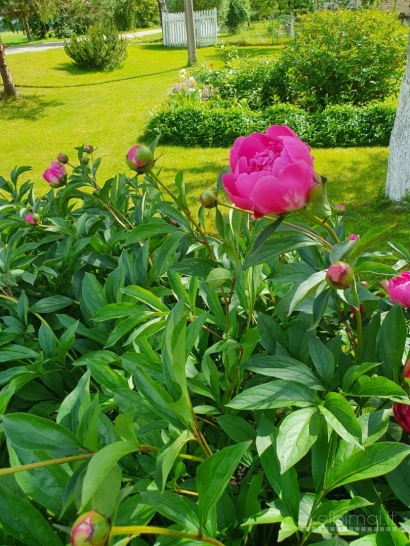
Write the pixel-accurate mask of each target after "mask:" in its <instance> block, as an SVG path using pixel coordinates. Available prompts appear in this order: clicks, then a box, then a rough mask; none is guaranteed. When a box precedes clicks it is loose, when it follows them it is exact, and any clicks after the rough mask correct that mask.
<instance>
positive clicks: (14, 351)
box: [0, 345, 38, 362]
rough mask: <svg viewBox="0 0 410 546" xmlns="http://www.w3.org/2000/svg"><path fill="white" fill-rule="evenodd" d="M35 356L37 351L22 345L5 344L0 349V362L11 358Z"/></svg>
mask: <svg viewBox="0 0 410 546" xmlns="http://www.w3.org/2000/svg"><path fill="white" fill-rule="evenodd" d="M37 357H38V353H36V352H35V351H32V350H31V349H27V348H26V347H23V346H22V345H6V346H4V347H2V348H1V350H0V362H11V361H13V360H25V359H27V358H37Z"/></svg>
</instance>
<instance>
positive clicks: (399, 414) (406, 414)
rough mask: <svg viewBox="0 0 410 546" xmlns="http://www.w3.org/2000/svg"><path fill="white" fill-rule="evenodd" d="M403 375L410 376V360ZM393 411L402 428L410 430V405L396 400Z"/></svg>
mask: <svg viewBox="0 0 410 546" xmlns="http://www.w3.org/2000/svg"><path fill="white" fill-rule="evenodd" d="M403 375H404V377H410V360H408V361H407V362H406V364H405V366H404V370H403ZM393 412H394V416H395V417H396V421H397V422H398V424H399V425H400V426H401V428H402V429H403V430H405V431H406V432H410V406H407V404H399V403H398V402H396V403H395V404H393Z"/></svg>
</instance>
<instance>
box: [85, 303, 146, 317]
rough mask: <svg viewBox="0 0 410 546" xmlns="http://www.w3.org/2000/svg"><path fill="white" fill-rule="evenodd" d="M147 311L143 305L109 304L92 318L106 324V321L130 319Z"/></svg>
mask: <svg viewBox="0 0 410 546" xmlns="http://www.w3.org/2000/svg"><path fill="white" fill-rule="evenodd" d="M141 311H146V308H145V307H143V306H142V305H135V303H129V302H126V301H123V302H120V303H109V304H108V305H104V307H101V309H100V310H99V311H97V313H96V314H95V315H94V316H93V317H92V319H93V321H95V322H104V321H105V320H112V319H117V318H123V317H130V316H132V315H133V314H134V313H140V312H141Z"/></svg>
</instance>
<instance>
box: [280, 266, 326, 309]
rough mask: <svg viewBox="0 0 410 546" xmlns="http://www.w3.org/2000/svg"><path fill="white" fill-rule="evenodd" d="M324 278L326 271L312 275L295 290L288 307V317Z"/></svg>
mask: <svg viewBox="0 0 410 546" xmlns="http://www.w3.org/2000/svg"><path fill="white" fill-rule="evenodd" d="M325 278H326V271H318V272H317V273H313V275H311V276H310V277H309V278H308V279H306V280H305V281H303V282H302V283H301V284H300V285H299V286H298V288H297V290H296V292H295V294H294V296H293V298H292V301H291V303H290V307H289V315H291V314H292V313H293V311H294V310H295V309H296V307H297V306H298V305H299V304H300V303H302V301H303V300H305V299H306V298H307V297H308V296H310V294H312V293H313V292H314V291H315V290H316V289H317V288H318V286H319V284H321V283H322V282H323V281H324V280H325Z"/></svg>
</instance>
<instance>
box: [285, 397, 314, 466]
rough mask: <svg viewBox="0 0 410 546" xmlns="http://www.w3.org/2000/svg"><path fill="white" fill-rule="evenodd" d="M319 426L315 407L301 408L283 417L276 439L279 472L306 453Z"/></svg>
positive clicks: (293, 463)
mask: <svg viewBox="0 0 410 546" xmlns="http://www.w3.org/2000/svg"><path fill="white" fill-rule="evenodd" d="M319 426H320V418H319V413H318V411H317V408H316V407H310V408H302V409H300V410H297V411H293V412H292V413H291V414H290V415H288V416H287V417H285V419H284V420H283V421H282V423H281V424H280V427H279V434H278V437H277V439H276V451H277V454H278V459H279V463H280V469H281V474H283V473H284V472H286V470H288V469H289V468H291V467H292V466H293V465H295V464H296V463H297V462H298V461H299V460H300V459H301V458H302V457H304V456H305V455H306V453H307V452H308V451H309V449H310V448H311V447H312V445H313V444H314V443H315V442H316V440H317V437H318V433H319Z"/></svg>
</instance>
